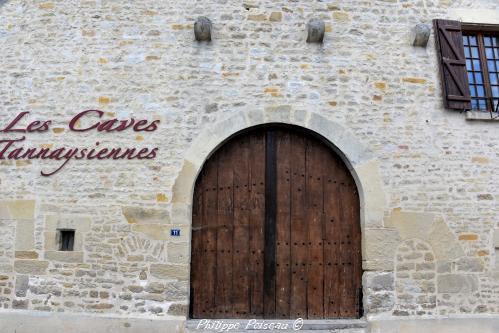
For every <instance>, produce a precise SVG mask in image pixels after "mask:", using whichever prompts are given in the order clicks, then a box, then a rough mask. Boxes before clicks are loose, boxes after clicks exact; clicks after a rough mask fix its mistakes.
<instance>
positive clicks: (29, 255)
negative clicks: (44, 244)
mask: <svg viewBox="0 0 499 333" xmlns="http://www.w3.org/2000/svg"><path fill="white" fill-rule="evenodd" d="M16 259H38V253H37V252H35V251H16Z"/></svg>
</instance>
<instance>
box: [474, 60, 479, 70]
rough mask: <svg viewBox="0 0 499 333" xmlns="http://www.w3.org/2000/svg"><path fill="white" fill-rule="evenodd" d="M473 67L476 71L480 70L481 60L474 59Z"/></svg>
mask: <svg viewBox="0 0 499 333" xmlns="http://www.w3.org/2000/svg"><path fill="white" fill-rule="evenodd" d="M473 69H474V70H476V71H479V70H480V60H473Z"/></svg>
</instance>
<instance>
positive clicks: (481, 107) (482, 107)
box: [479, 99, 487, 110]
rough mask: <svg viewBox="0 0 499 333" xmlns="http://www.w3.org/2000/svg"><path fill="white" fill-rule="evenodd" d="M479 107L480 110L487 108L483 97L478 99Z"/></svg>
mask: <svg viewBox="0 0 499 333" xmlns="http://www.w3.org/2000/svg"><path fill="white" fill-rule="evenodd" d="M479 103H480V104H479V109H480V110H487V103H486V102H485V100H483V99H480V100H479Z"/></svg>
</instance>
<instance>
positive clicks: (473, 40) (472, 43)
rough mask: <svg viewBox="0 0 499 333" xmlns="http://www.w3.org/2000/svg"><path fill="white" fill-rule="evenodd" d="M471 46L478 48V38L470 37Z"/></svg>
mask: <svg viewBox="0 0 499 333" xmlns="http://www.w3.org/2000/svg"><path fill="white" fill-rule="evenodd" d="M470 45H473V46H476V36H470Z"/></svg>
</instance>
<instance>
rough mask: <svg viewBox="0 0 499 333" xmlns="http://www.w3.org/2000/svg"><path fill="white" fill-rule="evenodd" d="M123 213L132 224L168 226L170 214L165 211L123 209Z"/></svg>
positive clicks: (136, 208)
mask: <svg viewBox="0 0 499 333" xmlns="http://www.w3.org/2000/svg"><path fill="white" fill-rule="evenodd" d="M121 211H122V213H123V215H124V216H125V218H126V220H127V221H128V223H130V224H137V223H138V224H168V223H170V214H169V213H168V211H167V210H165V209H154V208H143V207H122V208H121Z"/></svg>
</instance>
